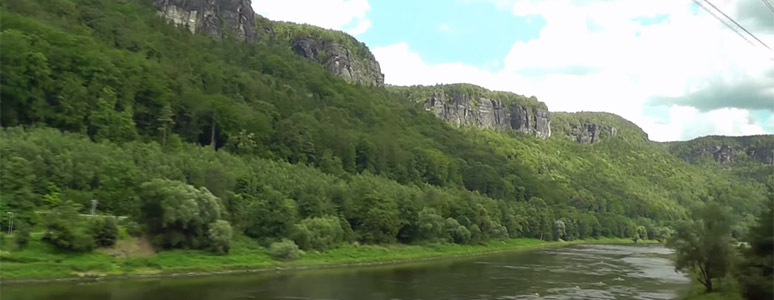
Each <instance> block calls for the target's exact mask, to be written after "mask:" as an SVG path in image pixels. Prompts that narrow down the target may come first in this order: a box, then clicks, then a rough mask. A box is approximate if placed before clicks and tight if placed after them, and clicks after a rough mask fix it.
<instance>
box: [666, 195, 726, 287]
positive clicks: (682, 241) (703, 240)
mask: <svg viewBox="0 0 774 300" xmlns="http://www.w3.org/2000/svg"><path fill="white" fill-rule="evenodd" d="M694 220H695V221H694V222H693V223H686V224H682V225H681V226H680V227H679V228H678V229H677V234H676V235H675V236H674V237H672V238H671V239H670V240H669V242H668V245H669V246H670V247H672V248H674V249H675V252H676V255H677V263H676V265H675V269H676V270H689V271H691V272H693V273H695V274H697V276H698V277H697V278H696V280H698V281H699V283H701V284H702V285H704V287H705V289H706V291H707V292H712V290H713V288H714V287H713V285H712V280H713V279H715V278H722V277H723V276H725V275H726V273H727V272H728V269H729V264H730V259H731V251H732V248H731V245H730V242H731V221H730V213H729V212H728V210H727V209H725V208H724V207H722V206H720V205H719V204H716V203H709V204H706V205H705V206H704V207H702V208H700V209H698V210H696V211H694Z"/></svg>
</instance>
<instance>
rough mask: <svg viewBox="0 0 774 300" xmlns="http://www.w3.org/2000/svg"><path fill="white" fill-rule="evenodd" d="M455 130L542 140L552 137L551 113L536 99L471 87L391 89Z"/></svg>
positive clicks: (446, 86) (461, 85)
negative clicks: (482, 130)
mask: <svg viewBox="0 0 774 300" xmlns="http://www.w3.org/2000/svg"><path fill="white" fill-rule="evenodd" d="M391 90H392V91H394V92H395V93H399V94H401V95H402V96H404V97H406V98H408V99H409V100H411V101H415V102H418V103H421V104H422V105H423V107H424V108H425V110H427V111H430V112H432V113H433V114H434V115H435V116H436V117H438V118H440V119H442V120H445V121H447V122H449V123H451V124H454V125H455V126H475V127H479V128H487V129H494V130H499V131H503V130H507V129H510V130H516V131H519V132H523V133H526V134H529V135H533V136H536V137H538V138H541V139H547V138H548V137H550V136H551V120H550V113H549V112H548V109H547V108H546V106H545V104H544V103H542V102H538V101H537V99H535V98H534V97H532V98H527V97H524V96H521V95H517V94H513V93H506V92H496V91H489V90H486V89H483V88H481V87H478V86H474V85H470V84H450V85H438V86H413V87H391Z"/></svg>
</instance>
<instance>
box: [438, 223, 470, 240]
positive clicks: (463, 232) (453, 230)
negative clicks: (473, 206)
mask: <svg viewBox="0 0 774 300" xmlns="http://www.w3.org/2000/svg"><path fill="white" fill-rule="evenodd" d="M444 230H445V231H446V237H447V238H448V239H449V241H451V242H454V243H457V244H465V243H467V242H468V241H470V230H468V229H467V228H465V226H462V225H460V223H459V222H457V220H456V219H453V218H447V219H446V223H445V224H444Z"/></svg>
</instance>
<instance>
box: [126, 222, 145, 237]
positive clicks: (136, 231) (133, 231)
mask: <svg viewBox="0 0 774 300" xmlns="http://www.w3.org/2000/svg"><path fill="white" fill-rule="evenodd" d="M124 227H125V228H126V233H128V234H129V235H130V236H133V237H140V236H141V235H142V226H140V224H137V222H135V221H128V222H126V226H124Z"/></svg>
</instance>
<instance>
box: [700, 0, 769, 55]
mask: <svg viewBox="0 0 774 300" xmlns="http://www.w3.org/2000/svg"><path fill="white" fill-rule="evenodd" d="M704 2H706V3H707V4H709V5H710V6H712V8H714V9H715V10H717V11H718V12H719V13H721V14H723V16H724V17H726V19H729V20H731V22H734V24H736V26H739V28H742V30H744V32H747V34H749V35H750V36H752V37H753V38H754V39H755V40H757V41H758V42H759V43H761V45H763V46H764V47H766V48H767V49H769V51H771V52H772V53H774V50H772V49H771V47H769V45H766V43H764V42H763V41H761V40H760V39H759V38H758V37H757V36H755V35H754V34H752V32H750V31H748V30H747V28H744V26H742V25H740V24H739V23H737V22H736V21H734V19H732V18H731V17H729V16H728V15H727V14H726V13H724V12H723V11H722V10H720V9H719V8H717V7H716V6H715V5H714V4H712V2H709V0H704ZM767 3H768V2H767Z"/></svg>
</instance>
